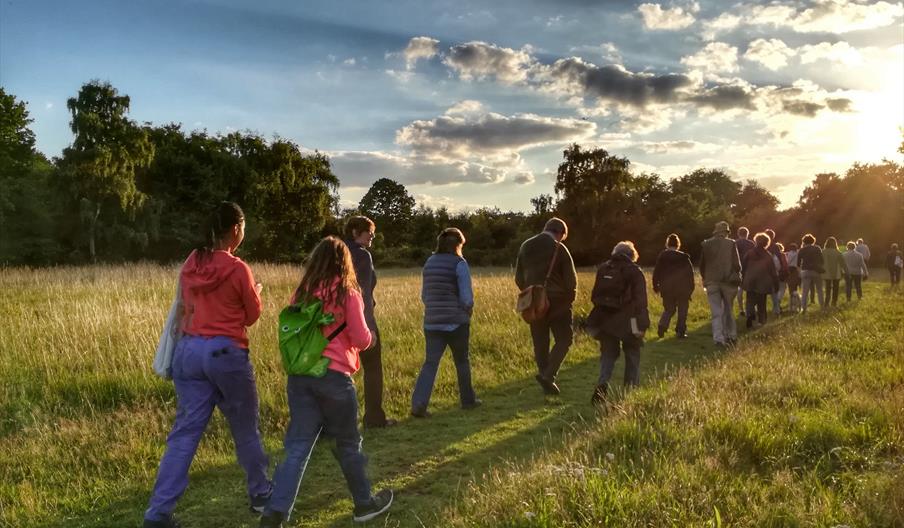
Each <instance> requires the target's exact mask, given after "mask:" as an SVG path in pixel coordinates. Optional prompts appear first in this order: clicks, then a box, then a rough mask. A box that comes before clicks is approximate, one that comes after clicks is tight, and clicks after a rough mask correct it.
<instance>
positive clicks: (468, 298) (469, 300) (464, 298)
mask: <svg viewBox="0 0 904 528" xmlns="http://www.w3.org/2000/svg"><path fill="white" fill-rule="evenodd" d="M455 277H456V278H457V279H458V302H460V303H461V305H462V306H464V307H465V309H466V310H467V311H468V313H471V311H472V310H473V309H474V289H473V288H472V286H471V269H470V268H469V267H468V263H467V262H465V261H464V260H463V261H461V262H459V263H458V265H457V266H455Z"/></svg>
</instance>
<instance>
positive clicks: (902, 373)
mask: <svg viewBox="0 0 904 528" xmlns="http://www.w3.org/2000/svg"><path fill="white" fill-rule="evenodd" d="M254 269H255V273H256V274H257V276H258V278H259V279H260V280H261V281H262V282H263V283H264V285H265V288H264V293H263V295H264V302H265V307H264V314H263V316H262V317H261V321H260V322H259V323H258V324H257V325H255V326H254V327H253V328H252V330H251V348H252V357H253V362H254V366H255V369H256V373H257V383H258V388H259V391H260V396H261V421H262V424H261V429H262V433H263V435H264V438H265V443H266V448H267V450H268V452H269V453H270V454H271V455H272V461H274V462H275V460H276V459H277V457H278V455H279V451H280V448H281V437H282V433H283V431H284V430H285V427H286V422H287V411H286V402H285V390H284V383H285V382H284V376H283V374H282V372H281V370H280V364H279V359H278V352H277V349H276V343H275V339H274V330H275V328H274V325H275V320H276V314H277V313H278V310H279V309H280V308H281V306H282V304H283V303H284V302H285V301H286V299H287V297H288V295H289V294H290V292H291V291H292V289H293V288H294V286H295V283H296V281H297V276H298V270H297V269H296V268H293V267H290V266H276V265H257V266H254ZM174 278H175V268H163V267H159V266H154V265H133V266H122V267H85V268H55V269H46V270H25V269H2V270H0V290H2V291H3V294H2V296H0V321H2V323H0V526H2V527H4V528H5V527H16V528H19V527H22V528H27V527H36V526H51V527H56V526H59V527H63V526H67V527H69V526H78V527H107V526H109V527H114V526H139V525H140V521H141V516H142V512H143V509H144V508H145V506H146V502H147V499H148V494H149V491H150V488H151V486H152V484H153V479H154V475H155V472H156V469H157V464H158V462H159V459H160V456H161V454H162V452H163V448H164V441H165V437H166V434H167V433H168V430H169V427H170V425H171V423H172V419H173V415H174V412H175V401H174V393H173V389H172V385H171V384H170V383H168V382H165V381H163V380H160V379H158V378H156V377H155V376H154V375H153V373H152V372H151V370H150V362H151V359H152V355H153V350H154V347H155V346H156V339H157V336H158V334H159V330H160V326H161V324H162V320H163V317H164V315H165V311H166V310H167V308H168V306H169V302H170V300H171V295H172V291H173V287H174ZM591 285H592V274H591V273H590V272H582V273H581V275H580V277H579V289H580V294H579V299H578V302H577V304H576V312H577V314H578V315H580V314H585V315H586V313H587V312H589V300H588V291H589V288H590V286H591ZM419 286H420V279H419V276H418V274H417V271H416V270H415V271H406V270H399V271H387V272H383V273H381V274H380V283H379V286H378V290H377V300H378V307H377V315H378V320H379V321H380V324H381V333H382V336H383V339H384V351H383V354H384V369H385V373H386V400H387V401H386V404H387V405H386V406H387V410H388V412H389V414H390V415H391V416H393V417H396V418H400V419H401V421H402V423H401V424H400V425H399V426H397V427H394V428H390V429H386V430H369V431H365V433H364V439H365V444H364V445H365V451H366V452H367V453H368V455H369V456H370V466H369V471H370V475H371V477H372V480H373V481H374V485H375V487H383V486H391V487H393V488H394V489H396V491H397V500H396V503H395V505H394V506H393V509H392V510H391V514H390V515H389V516H387V517H384V518H381V519H380V520H379V521H374V522H372V523H371V524H372V525H377V526H384V525H385V526H403V527H406V526H449V525H455V526H550V527H551V526H605V525H611V526H621V525H627V526H706V525H709V526H720V525H723V526H834V525H841V524H844V525H849V526H904V296H902V295H901V294H900V292H899V293H894V294H893V293H889V292H888V291H887V288H886V286H885V284H877V283H876V282H873V281H870V282H867V283H866V297H865V299H864V300H863V301H862V302H860V303H856V302H855V303H852V304H851V305H845V306H840V307H839V308H838V309H836V310H831V311H828V312H826V313H812V314H810V315H808V316H793V317H792V316H789V317H783V318H781V319H779V320H778V321H776V322H774V323H770V324H769V325H767V327H765V328H763V329H761V330H759V331H757V332H754V333H752V334H749V335H745V336H744V338H743V339H742V343H741V345H740V346H739V347H737V348H735V349H733V350H730V351H728V352H718V351H716V350H715V349H714V348H713V347H712V345H711V344H710V343H711V340H710V338H709V334H708V332H709V324H708V309H707V308H706V307H705V302H704V299H703V296H702V294H701V292H700V291H699V290H698V292H697V293H696V294H695V296H694V299H693V302H692V306H691V312H690V317H689V328H690V337H689V339H687V340H681V341H678V340H676V339H673V338H671V336H667V337H666V338H665V339H663V340H658V339H656V338H655V337H652V339H649V340H648V342H647V344H646V346H645V347H644V349H643V352H642V360H641V361H642V363H641V366H642V375H643V378H644V381H643V387H642V388H641V389H639V390H636V391H633V392H632V393H630V394H629V395H627V396H626V397H624V398H620V399H618V400H617V401H616V402H615V403H613V404H612V405H611V406H610V407H609V408H608V409H606V410H605V411H603V412H602V413H600V412H598V411H597V410H595V409H593V408H592V407H591V406H590V404H589V398H590V395H591V391H592V388H593V385H594V381H595V378H596V374H597V370H598V362H597V354H598V352H597V345H596V342H595V341H593V340H592V339H590V338H589V337H587V336H584V335H578V336H577V337H576V342H575V345H574V346H573V348H572V350H571V352H570V354H569V356H568V358H567V359H566V362H565V364H564V365H563V370H562V373H561V377H560V380H561V381H560V385H561V387H562V390H563V393H562V395H561V396H560V397H557V398H546V397H544V396H543V395H542V394H541V392H540V390H539V387H537V385H536V383H535V381H534V380H533V372H534V370H533V361H532V355H531V352H530V345H529V333H528V329H527V327H526V325H524V324H523V323H521V322H520V320H519V319H518V318H517V315H516V314H515V313H514V311H513V310H512V305H513V299H514V295H515V291H514V289H515V288H514V285H513V283H512V280H511V278H510V273H509V271H508V270H478V271H477V272H476V273H475V294H476V299H477V306H476V308H475V315H474V320H473V323H472V337H471V355H472V368H473V375H474V383H475V388H476V390H477V392H478V395H479V396H480V397H481V398H482V399H483V401H484V406H483V407H481V408H479V409H477V410H475V411H469V412H465V411H461V410H459V409H458V407H457V389H456V384H455V379H454V369H453V368H452V365H451V360H449V359H444V361H443V365H442V367H441V371H440V376H439V378H438V379H437V385H436V389H435V391H434V397H433V400H432V402H431V411H432V412H433V417H432V418H431V419H429V420H413V419H409V418H408V416H407V411H408V408H409V405H410V404H409V401H410V395H411V389H412V387H413V384H414V379H415V377H416V375H417V371H418V369H419V367H420V364H421V361H422V359H423V337H422V334H421V331H420V322H421V320H420V317H421V313H422V311H421V310H422V308H421V305H420V302H419V296H418V294H419ZM842 304H843V302H842ZM660 311H661V307H660V305H659V303H658V301H657V300H655V299H651V317H652V318H653V319H654V320H655V319H656V318H658V316H659V313H660ZM648 337H651V336H650V334H648ZM619 368H620V365H619ZM620 375H621V372H620V370H619V371H617V372H616V379H620ZM357 381H358V382H359V383H360V379H359V380H357ZM359 392H360V386H359ZM350 510H351V501H350V499H349V497H348V493H347V491H346V489H345V484H344V480H343V478H342V475H341V472H340V470H339V468H338V465H337V464H336V462H335V461H334V460H333V458H332V455H331V453H330V450H329V446H328V445H327V444H326V443H324V444H322V445H319V446H318V448H317V449H316V450H315V453H314V457H313V459H312V461H311V463H310V464H309V466H308V472H307V474H306V477H305V480H304V481H303V483H302V491H301V493H300V500H299V502H298V504H297V505H296V512H295V518H294V523H295V524H296V525H297V526H348V525H351V524H352V523H351V522H350V517H351V516H350ZM177 511H178V514H179V515H180V518H181V519H182V520H183V523H184V524H185V525H186V526H187V527H220V526H225V527H233V526H235V527H243V526H256V522H257V521H256V518H254V517H252V515H251V514H250V513H248V511H247V504H246V498H245V493H244V488H243V477H242V473H241V470H240V469H239V467H238V466H237V464H236V463H235V461H234V455H233V452H232V443H231V439H230V437H229V433H228V430H227V428H226V427H225V423H224V421H223V420H222V418H221V417H219V416H217V417H216V418H215V420H214V421H213V422H212V424H211V427H210V428H209V430H208V433H207V434H206V435H205V437H204V439H203V441H202V444H201V448H200V450H199V451H198V455H197V457H196V458H195V462H194V464H193V466H192V474H191V484H190V486H189V489H188V492H187V493H186V495H185V496H184V497H183V499H182V500H181V502H180V504H179V507H178V510H177Z"/></svg>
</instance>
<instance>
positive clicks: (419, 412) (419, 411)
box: [411, 407, 430, 418]
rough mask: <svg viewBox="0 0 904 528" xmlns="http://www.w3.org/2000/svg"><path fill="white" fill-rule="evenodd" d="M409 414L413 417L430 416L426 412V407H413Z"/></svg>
mask: <svg viewBox="0 0 904 528" xmlns="http://www.w3.org/2000/svg"><path fill="white" fill-rule="evenodd" d="M411 416H414V417H415V418H430V413H429V412H427V408H426V407H415V408H413V409H411Z"/></svg>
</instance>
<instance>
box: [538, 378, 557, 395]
mask: <svg viewBox="0 0 904 528" xmlns="http://www.w3.org/2000/svg"><path fill="white" fill-rule="evenodd" d="M534 379H536V380H537V383H539V384H540V386H541V387H543V393H544V394H548V395H550V396H555V395H557V394H559V393H560V392H562V391H560V390H559V386H558V385H556V382H554V381H550V380H548V379H546V378H545V377H543V375H542V374H537V375H536V376H534Z"/></svg>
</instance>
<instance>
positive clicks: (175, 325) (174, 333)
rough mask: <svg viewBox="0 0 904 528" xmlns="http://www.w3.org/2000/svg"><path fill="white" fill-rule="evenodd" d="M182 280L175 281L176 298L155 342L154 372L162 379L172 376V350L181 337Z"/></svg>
mask: <svg viewBox="0 0 904 528" xmlns="http://www.w3.org/2000/svg"><path fill="white" fill-rule="evenodd" d="M181 282H182V281H177V282H176V298H175V299H173V304H172V305H171V306H170V309H169V313H168V314H167V316H166V322H165V323H164V324H163V332H161V333H160V341H158V342H157V354H156V355H154V373H155V374H157V375H158V376H160V377H161V378H164V379H172V377H173V369H172V365H173V352H174V351H175V350H176V343H178V342H179V339H180V338H181V337H182V329H181V326H182V325H181V324H180V323H181V321H180V317H179V316H180V314H181V313H182V284H181Z"/></svg>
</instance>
